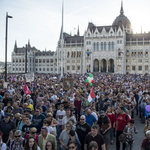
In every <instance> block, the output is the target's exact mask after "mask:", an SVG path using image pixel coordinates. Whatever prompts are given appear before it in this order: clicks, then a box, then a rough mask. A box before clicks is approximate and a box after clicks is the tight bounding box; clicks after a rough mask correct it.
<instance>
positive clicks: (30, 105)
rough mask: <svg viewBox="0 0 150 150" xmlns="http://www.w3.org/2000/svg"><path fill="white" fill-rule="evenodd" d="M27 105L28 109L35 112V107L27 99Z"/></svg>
mask: <svg viewBox="0 0 150 150" xmlns="http://www.w3.org/2000/svg"><path fill="white" fill-rule="evenodd" d="M26 103H27V104H28V105H27V108H30V109H31V110H32V111H34V107H33V105H32V104H31V103H30V99H27V100H26Z"/></svg>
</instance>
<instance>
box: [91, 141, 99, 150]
mask: <svg viewBox="0 0 150 150" xmlns="http://www.w3.org/2000/svg"><path fill="white" fill-rule="evenodd" d="M89 150H98V144H97V143H96V142H95V141H91V142H90V144H89Z"/></svg>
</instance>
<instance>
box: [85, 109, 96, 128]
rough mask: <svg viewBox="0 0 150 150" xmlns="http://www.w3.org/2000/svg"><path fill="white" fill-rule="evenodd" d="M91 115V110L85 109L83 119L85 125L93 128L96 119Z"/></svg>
mask: <svg viewBox="0 0 150 150" xmlns="http://www.w3.org/2000/svg"><path fill="white" fill-rule="evenodd" d="M91 113H92V112H91V109H90V108H87V110H86V114H85V118H86V123H88V124H89V125H90V126H93V124H94V123H96V118H95V117H94V116H93V115H92V114H91Z"/></svg>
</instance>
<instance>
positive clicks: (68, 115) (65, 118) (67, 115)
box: [62, 108, 76, 129]
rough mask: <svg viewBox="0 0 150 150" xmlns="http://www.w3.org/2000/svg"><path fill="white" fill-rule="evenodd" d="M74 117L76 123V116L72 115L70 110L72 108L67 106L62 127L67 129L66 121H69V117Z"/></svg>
mask: <svg viewBox="0 0 150 150" xmlns="http://www.w3.org/2000/svg"><path fill="white" fill-rule="evenodd" d="M71 118H72V119H73V120H74V122H75V123H76V118H75V117H74V116H71V112H70V109H69V108H67V109H66V116H65V117H64V118H63V119H62V125H63V126H62V129H65V128H66V123H67V122H68V121H69V119H71Z"/></svg>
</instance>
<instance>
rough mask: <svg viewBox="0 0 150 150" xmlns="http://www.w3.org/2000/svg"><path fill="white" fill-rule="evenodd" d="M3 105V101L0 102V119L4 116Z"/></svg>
mask: <svg viewBox="0 0 150 150" xmlns="http://www.w3.org/2000/svg"><path fill="white" fill-rule="evenodd" d="M3 106H4V103H2V102H0V119H1V118H3V117H4V111H3Z"/></svg>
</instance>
